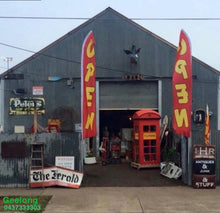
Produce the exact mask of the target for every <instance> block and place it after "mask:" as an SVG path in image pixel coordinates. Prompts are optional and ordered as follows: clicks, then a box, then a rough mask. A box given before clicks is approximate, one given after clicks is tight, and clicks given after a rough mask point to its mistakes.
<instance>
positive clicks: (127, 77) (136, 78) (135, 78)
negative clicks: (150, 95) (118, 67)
mask: <svg viewBox="0 0 220 213" xmlns="http://www.w3.org/2000/svg"><path fill="white" fill-rule="evenodd" d="M125 80H130V81H140V80H144V75H143V74H127V75H125Z"/></svg>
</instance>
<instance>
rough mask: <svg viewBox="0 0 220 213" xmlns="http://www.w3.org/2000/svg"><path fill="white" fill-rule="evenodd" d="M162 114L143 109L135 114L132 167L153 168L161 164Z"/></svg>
mask: <svg viewBox="0 0 220 213" xmlns="http://www.w3.org/2000/svg"><path fill="white" fill-rule="evenodd" d="M160 118H161V116H160V114H159V113H158V112H156V111H153V110H149V109H143V110H139V111H137V112H135V113H134V115H133V132H134V142H133V147H132V151H133V161H132V163H131V166H132V167H135V168H137V169H140V168H152V167H159V166H160V124H159V121H160Z"/></svg>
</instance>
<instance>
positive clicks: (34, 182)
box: [30, 166, 83, 188]
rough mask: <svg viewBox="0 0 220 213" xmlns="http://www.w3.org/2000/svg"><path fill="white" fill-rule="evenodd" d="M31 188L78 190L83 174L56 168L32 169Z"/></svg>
mask: <svg viewBox="0 0 220 213" xmlns="http://www.w3.org/2000/svg"><path fill="white" fill-rule="evenodd" d="M30 173H31V174H30V175H31V182H30V185H31V187H42V186H65V187H70V188H79V187H80V185H81V182H82V178H83V173H81V172H78V171H75V170H71V169H66V168H62V167H58V166H54V167H48V168H44V169H43V170H42V169H32V170H31V171H30Z"/></svg>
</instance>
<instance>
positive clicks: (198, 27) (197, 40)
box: [0, 0, 220, 73]
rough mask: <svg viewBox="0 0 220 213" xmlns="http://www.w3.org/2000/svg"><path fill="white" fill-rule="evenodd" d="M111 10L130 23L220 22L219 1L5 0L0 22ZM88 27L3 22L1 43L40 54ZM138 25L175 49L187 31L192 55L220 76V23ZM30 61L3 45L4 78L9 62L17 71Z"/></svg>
mask: <svg viewBox="0 0 220 213" xmlns="http://www.w3.org/2000/svg"><path fill="white" fill-rule="evenodd" d="M107 7H111V8H113V9H114V10H116V11H118V12H119V13H121V14H123V15H125V16H126V17H128V18H204V17H205V18H220V13H219V12H220V1H218V0H212V1H210V0H209V1H208V0H182V1H178V0H166V1H164V0H137V1H133V0H117V1H116V0H93V1H91V0H81V1H74V0H41V1H36V0H35V1H33V0H32V1H28V0H23V1H19V0H17V1H9V0H6V1H3V0H0V17H3V16H32V17H35V16H38V17H39V16H40V17H76V18H80V17H82V18H92V17H93V16H95V15H96V14H98V13H100V12H101V11H103V10H104V9H106V8H107ZM83 22H85V20H32V19H31V20H30V19H3V18H0V43H4V44H9V45H12V46H16V47H21V48H24V49H28V50H32V51H35V52H37V51H39V50H41V49H42V48H44V47H45V46H47V45H49V44H50V43H52V42H53V41H55V40H57V39H58V38H60V37H61V36H63V35H64V34H66V33H68V32H69V31H71V30H72V29H74V28H75V27H77V26H79V25H80V24H82V23H83ZM135 22H137V23H138V24H140V25H142V26H143V27H144V28H146V29H148V30H150V31H152V32H153V33H155V34H157V35H158V36H160V37H162V38H164V39H165V40H167V41H169V42H171V43H172V44H174V45H176V46H177V45H178V39H179V33H180V30H181V29H184V30H185V31H186V33H187V34H188V36H189V38H190V40H191V44H192V55H193V56H195V57H197V58H198V59H200V60H202V61H203V62H205V63H207V64H208V65H210V66H212V67H213V68H215V69H217V70H219V71H220V63H219V58H220V52H219V49H220V36H219V34H220V20H209V21H208V20H203V21H195V20H189V21H186V20H181V21H161V20H160V21H150V20H142V21H140V20H139V21H138V20H136V21H135ZM31 55H32V54H31V53H27V52H25V51H21V50H16V49H14V48H9V47H6V46H4V45H0V73H1V72H4V71H5V70H6V68H7V63H6V61H4V57H13V60H12V61H11V62H10V63H9V65H10V67H12V66H14V65H16V64H18V63H19V62H21V61H23V60H24V59H26V58H27V57H29V56H31Z"/></svg>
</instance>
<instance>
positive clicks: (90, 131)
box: [81, 31, 97, 139]
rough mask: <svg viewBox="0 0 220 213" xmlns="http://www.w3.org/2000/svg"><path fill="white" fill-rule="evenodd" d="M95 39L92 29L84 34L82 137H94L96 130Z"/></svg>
mask: <svg viewBox="0 0 220 213" xmlns="http://www.w3.org/2000/svg"><path fill="white" fill-rule="evenodd" d="M94 46H95V39H94V36H93V33H92V31H90V32H89V34H88V35H87V36H86V38H85V40H84V42H83V46H82V57H81V86H82V88H81V93H82V94H81V98H82V103H81V104H82V109H81V117H82V118H81V120H82V138H83V139H85V138H89V137H95V136H96V135H97V131H96V91H95V76H96V62H95V49H94Z"/></svg>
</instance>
